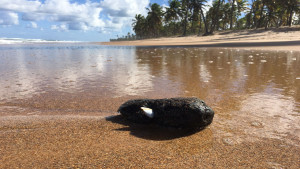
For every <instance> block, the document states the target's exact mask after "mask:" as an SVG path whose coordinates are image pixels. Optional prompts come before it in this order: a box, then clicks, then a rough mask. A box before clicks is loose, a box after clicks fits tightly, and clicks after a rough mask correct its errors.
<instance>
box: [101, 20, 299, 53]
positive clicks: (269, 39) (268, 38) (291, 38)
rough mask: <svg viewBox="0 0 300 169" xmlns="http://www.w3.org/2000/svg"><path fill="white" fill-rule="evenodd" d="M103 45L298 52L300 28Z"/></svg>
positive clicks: (243, 31)
mask: <svg viewBox="0 0 300 169" xmlns="http://www.w3.org/2000/svg"><path fill="white" fill-rule="evenodd" d="M102 44H104V45H124V46H127V45H130V46H196V47H223V48H224V47H226V48H244V49H245V48H247V49H262V50H294V51H300V26H294V27H284V28H272V29H269V30H264V29H257V30H238V31H222V32H216V33H215V35H213V36H188V37H170V38H157V39H146V40H137V41H120V42H104V43H102Z"/></svg>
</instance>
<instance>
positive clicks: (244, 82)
mask: <svg viewBox="0 0 300 169" xmlns="http://www.w3.org/2000/svg"><path fill="white" fill-rule="evenodd" d="M0 60H1V62H0V77H1V79H0V83H1V88H0V113H1V115H2V116H5V115H42V114H68V113H71V114H95V113H96V114H98V115H99V114H106V115H109V114H111V113H114V112H116V110H117V108H118V106H119V105H120V104H121V103H122V102H124V101H125V100H127V99H130V98H145V97H148V98H162V97H180V96H186V97H187V96H196V97H199V98H201V99H203V100H205V102H206V103H207V104H208V105H210V106H211V107H212V108H213V109H214V110H215V112H216V117H215V119H217V120H215V122H214V124H215V126H216V127H219V128H220V129H218V130H216V132H218V134H224V135H226V134H228V132H227V131H223V130H228V128H230V127H231V128H235V130H243V132H245V133H246V134H245V135H247V137H249V136H251V135H252V133H255V135H256V136H260V137H271V138H273V137H274V138H282V137H284V136H287V135H293V136H295V137H297V139H299V115H300V114H299V112H300V54H299V53H297V52H282V51H281V52H272V51H253V50H233V49H214V48H213V49H205V48H182V47H173V48H163V47H162V48H150V47H149V48H145V47H144V48H138V47H115V46H97V45H92V44H58V45H57V44H56V45H55V44H40V45H5V46H1V47H0ZM224 126H227V127H224ZM261 128H264V130H262V129H261ZM229 135H231V134H230V133H229ZM237 137H239V136H237ZM239 139H245V138H235V140H239Z"/></svg>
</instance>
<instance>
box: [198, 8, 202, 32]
mask: <svg viewBox="0 0 300 169" xmlns="http://www.w3.org/2000/svg"><path fill="white" fill-rule="evenodd" d="M199 22H200V24H199V30H198V36H200V33H201V30H202V23H201V13H200V15H199Z"/></svg>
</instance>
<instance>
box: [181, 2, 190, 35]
mask: <svg viewBox="0 0 300 169" xmlns="http://www.w3.org/2000/svg"><path fill="white" fill-rule="evenodd" d="M190 1H191V0H181V11H182V13H183V34H182V36H186V30H187V24H188V16H189V10H190V4H191V2H190Z"/></svg>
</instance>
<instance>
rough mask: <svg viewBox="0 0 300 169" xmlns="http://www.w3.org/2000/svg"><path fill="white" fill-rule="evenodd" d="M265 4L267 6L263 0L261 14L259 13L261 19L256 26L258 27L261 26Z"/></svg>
mask: <svg viewBox="0 0 300 169" xmlns="http://www.w3.org/2000/svg"><path fill="white" fill-rule="evenodd" d="M264 6H265V2H264V1H263V4H262V7H261V9H260V15H259V20H258V25H257V26H256V28H258V27H261V23H262V15H263V11H264Z"/></svg>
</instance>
